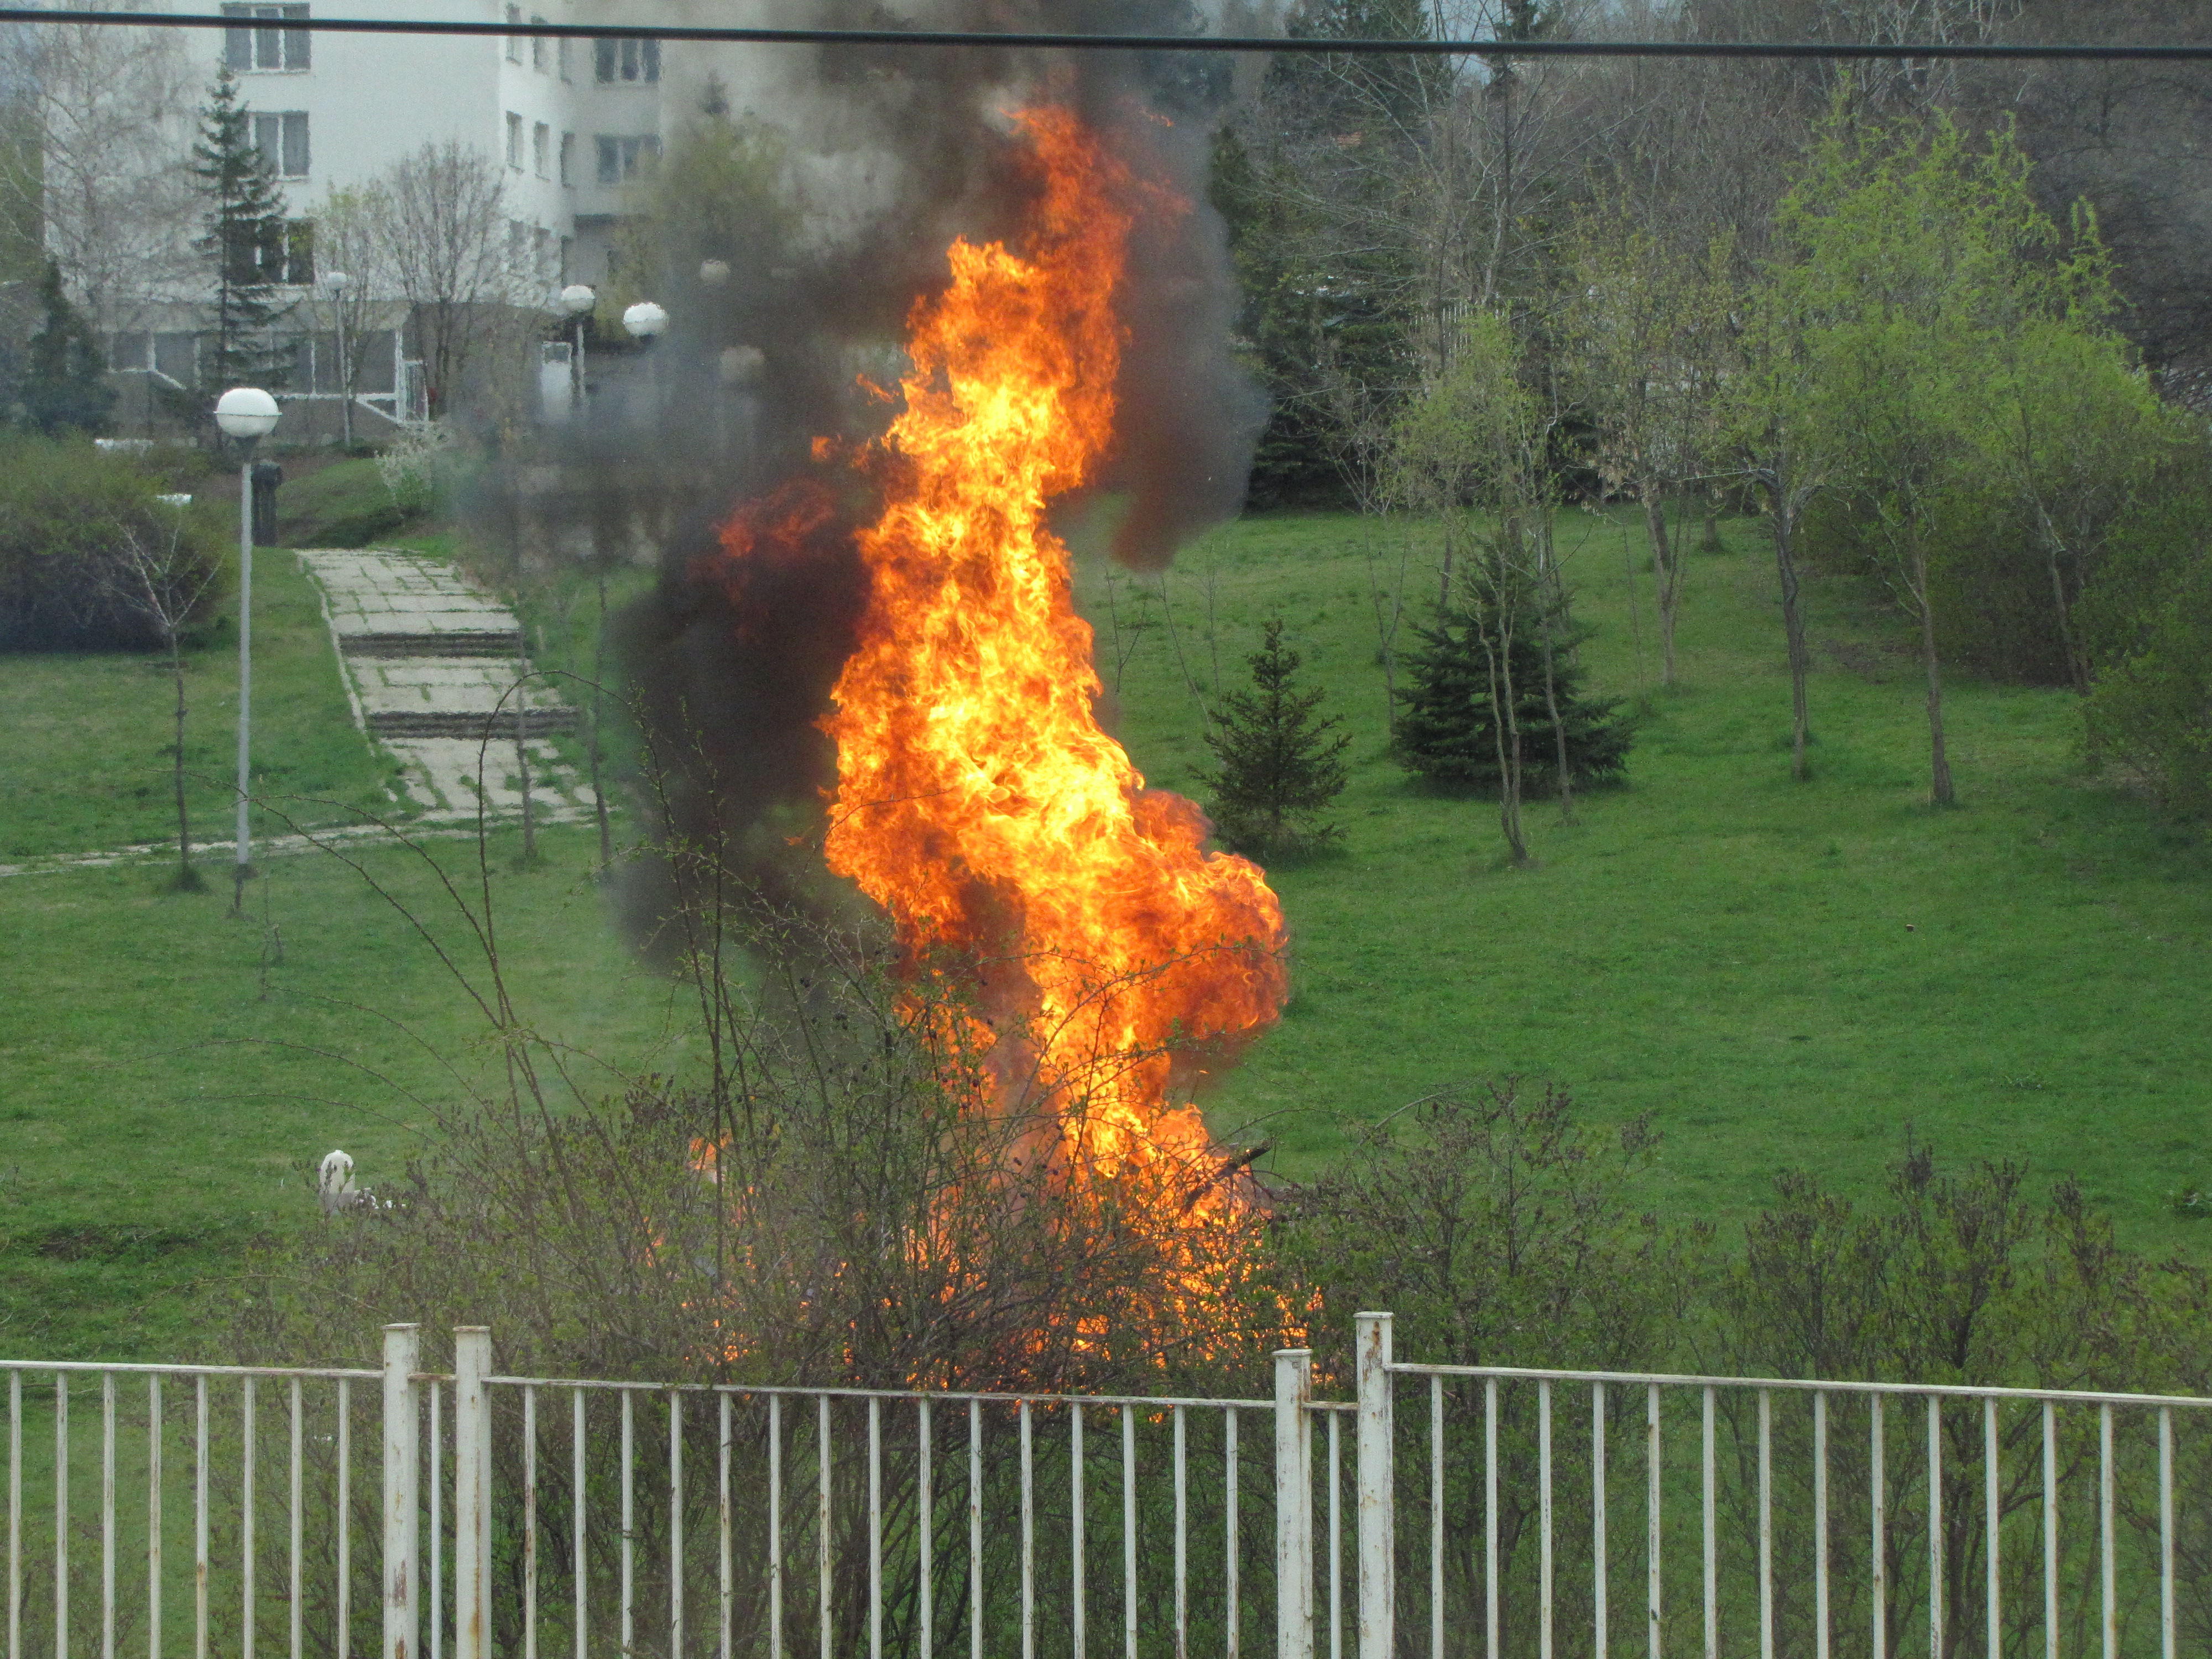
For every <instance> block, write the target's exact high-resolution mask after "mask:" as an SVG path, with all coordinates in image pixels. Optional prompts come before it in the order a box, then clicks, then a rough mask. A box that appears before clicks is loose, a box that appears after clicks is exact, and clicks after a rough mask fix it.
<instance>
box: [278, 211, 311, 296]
mask: <svg viewBox="0 0 2212 1659" xmlns="http://www.w3.org/2000/svg"><path fill="white" fill-rule="evenodd" d="M284 280H285V281H286V282H288V283H295V284H297V285H298V286H299V287H301V288H307V287H308V286H310V285H311V284H312V283H313V282H314V280H315V227H314V225H313V222H311V221H309V220H306V219H295V220H293V221H291V222H289V224H287V225H286V226H285V227H284Z"/></svg>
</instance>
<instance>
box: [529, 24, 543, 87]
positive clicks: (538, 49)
mask: <svg viewBox="0 0 2212 1659" xmlns="http://www.w3.org/2000/svg"><path fill="white" fill-rule="evenodd" d="M530 21H532V23H534V24H536V25H537V26H538V27H540V28H543V27H545V20H544V18H542V17H539V16H538V15H535V14H534V13H533V14H532V16H531V19H530ZM530 67H531V68H532V69H534V70H537V71H538V73H539V74H540V75H543V74H544V73H545V37H544V35H542V34H533V35H532V36H531V37H530Z"/></svg>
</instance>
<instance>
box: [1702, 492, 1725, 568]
mask: <svg viewBox="0 0 2212 1659" xmlns="http://www.w3.org/2000/svg"><path fill="white" fill-rule="evenodd" d="M1704 502H1705V538H1704V539H1703V540H1702V541H1700V542H1699V544H1698V550H1699V552H1701V553H1717V552H1719V551H1721V491H1720V486H1719V485H1718V484H1710V485H1708V486H1706V488H1705V491H1704Z"/></svg>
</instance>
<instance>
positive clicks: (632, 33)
mask: <svg viewBox="0 0 2212 1659" xmlns="http://www.w3.org/2000/svg"><path fill="white" fill-rule="evenodd" d="M0 23H88V24H94V25H107V26H119V27H131V28H184V29H234V28H282V29H301V30H305V31H307V32H309V33H317V34H417V35H432V36H437V35H456V36H474V37H484V36H501V35H504V36H507V37H510V38H514V39H521V40H703V41H722V42H728V43H732V44H736V45H750V46H905V47H913V46H932V47H946V46H963V47H994V48H998V49H1000V50H1025V51H1039V50H1042V51H1052V52H1297V53H1309V54H1313V55H1316V56H1331V57H1334V56H1344V55H1352V56H1361V57H1369V56H1406V57H1428V58H1844V59H1869V58H1874V59H1892V60H1895V59H1912V60H1922V59H1933V58H1972V59H1981V60H1990V61H2004V60H2008V59H2027V60H2030V61H2042V62H2060V63H2066V62H2123V63H2175V62H2179V63H2205V62H2212V43H2206V44H2203V45H2176V44H2166V45H2149V46H2130V45H2089V44H2087V43H2081V44H2073V45H2063V44H2053V45H2024V44H2022V45H2015V44H1985V45H1966V44H1960V43H1957V42H1948V41H1919V42H1911V41H1907V42H1881V41H1872V40H1853V41H1844V42H1840V43H1835V42H1827V41H1818V40H1336V39H1319V38H1316V37H1313V36H1305V35H1298V36H1273V35H1225V34H1188V35H1186V34H1063V33H1040V32H1036V31H1008V32H1004V33H1000V32H994V31H990V30H975V29H853V28H743V27H713V26H704V25H694V26H683V25H654V26H653V27H646V28H640V27H636V26H635V25H629V26H624V25H618V24H611V23H521V22H515V23H500V22H443V21H429V20H422V19H401V18H386V17H285V18H259V17H255V18H240V17H223V16H216V15H210V14H207V13H204V12H149V11H85V10H68V9H64V10H50V9H46V8H43V7H36V6H0Z"/></svg>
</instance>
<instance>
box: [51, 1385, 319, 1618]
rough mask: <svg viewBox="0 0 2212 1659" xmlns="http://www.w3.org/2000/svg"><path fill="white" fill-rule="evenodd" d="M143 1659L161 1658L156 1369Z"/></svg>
mask: <svg viewBox="0 0 2212 1659" xmlns="http://www.w3.org/2000/svg"><path fill="white" fill-rule="evenodd" d="M341 1386H343V1385H341ZM341 1513H343V1510H341ZM340 1651H341V1652H343V1653H345V1654H347V1655H348V1656H349V1659H350V1654H351V1650H350V1649H347V1648H343V1647H342V1648H341V1650H340ZM14 1653H15V1644H14V1643H13V1642H10V1643H9V1655H10V1659H13V1655H14ZM146 1659H161V1373H160V1372H159V1371H156V1372H155V1373H154V1375H153V1376H149V1377H148V1378H147V1379H146Z"/></svg>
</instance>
